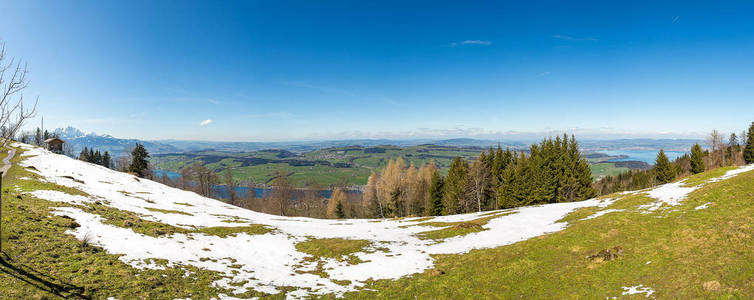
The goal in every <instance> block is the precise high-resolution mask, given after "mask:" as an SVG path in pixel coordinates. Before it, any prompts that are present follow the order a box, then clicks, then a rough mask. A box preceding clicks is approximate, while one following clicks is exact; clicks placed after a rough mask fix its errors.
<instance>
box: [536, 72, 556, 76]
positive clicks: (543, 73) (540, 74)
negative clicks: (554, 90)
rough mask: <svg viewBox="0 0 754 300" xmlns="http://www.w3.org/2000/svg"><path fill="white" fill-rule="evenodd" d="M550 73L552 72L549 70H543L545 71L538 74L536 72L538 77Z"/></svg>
mask: <svg viewBox="0 0 754 300" xmlns="http://www.w3.org/2000/svg"><path fill="white" fill-rule="evenodd" d="M550 74H552V72H550V71H545V72H542V73H539V74H538V75H537V76H539V77H542V76H548V75H550Z"/></svg>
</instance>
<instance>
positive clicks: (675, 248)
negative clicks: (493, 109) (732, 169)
mask: <svg viewBox="0 0 754 300" xmlns="http://www.w3.org/2000/svg"><path fill="white" fill-rule="evenodd" d="M651 201H652V200H651V199H650V198H647V197H646V196H645V195H642V194H636V195H629V196H626V197H625V199H622V200H618V201H617V202H615V203H614V204H613V205H611V206H609V207H608V208H612V209H627V211H625V212H614V213H611V214H608V215H605V216H602V217H599V218H595V219H591V220H581V219H582V218H583V217H585V216H588V215H591V213H593V212H594V211H577V212H575V213H574V214H576V215H577V216H576V217H571V218H568V219H569V221H570V222H571V225H570V227H569V228H567V229H566V230H563V231H560V232H557V233H554V234H550V235H546V236H542V237H540V238H534V239H531V240H527V241H523V242H519V243H516V244H513V245H509V246H504V247H499V248H495V249H485V250H474V251H471V252H469V253H468V254H463V255H439V256H436V259H437V261H436V268H435V269H433V270H428V271H426V272H424V273H422V274H417V275H414V276H411V277H406V278H401V279H398V280H380V281H374V282H371V283H370V284H368V285H367V286H366V288H367V289H365V290H362V291H361V292H360V293H351V294H347V295H346V298H355V299H375V298H377V299H407V298H419V299H471V298H474V299H484V298H487V299H512V298H525V299H566V298H579V299H605V297H615V296H618V297H620V296H621V293H622V292H623V289H622V287H629V286H635V285H640V284H642V285H644V286H649V287H651V288H652V289H654V290H655V293H654V294H653V295H652V296H654V297H656V298H659V299H692V298H722V299H728V298H734V299H735V298H748V299H750V298H753V297H754V238H753V236H752V235H754V172H748V173H744V174H741V175H739V176H737V177H734V178H732V179H729V180H726V181H723V182H718V183H710V184H707V185H705V186H704V187H702V188H700V189H699V190H697V191H695V192H693V193H691V194H690V195H689V198H688V199H686V200H685V201H684V202H683V204H682V205H680V206H678V207H674V208H673V209H678V211H675V212H670V213H661V212H657V213H652V214H642V213H639V212H637V211H636V210H635V208H636V206H638V205H641V204H646V203H648V202H651ZM707 202H712V204H713V205H711V206H710V207H709V208H707V209H702V210H695V209H694V208H695V207H697V206H699V205H701V204H704V203H707ZM595 211H596V210H595ZM661 216H664V217H661ZM616 246H621V247H622V248H623V249H624V250H623V255H622V256H621V257H620V258H618V259H617V260H613V261H607V262H600V263H598V262H593V261H590V260H588V259H586V257H587V256H588V255H592V254H595V253H597V252H599V251H600V250H603V249H608V248H613V247H616ZM718 284H719V286H718ZM368 289H374V291H372V290H368ZM625 297H627V298H636V299H643V298H645V295H644V294H639V295H633V296H625Z"/></svg>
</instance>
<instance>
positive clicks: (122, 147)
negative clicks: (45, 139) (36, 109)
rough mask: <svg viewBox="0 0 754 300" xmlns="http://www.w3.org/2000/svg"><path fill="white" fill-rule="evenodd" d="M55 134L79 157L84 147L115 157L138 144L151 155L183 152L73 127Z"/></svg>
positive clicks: (173, 148) (165, 146) (155, 144)
mask: <svg viewBox="0 0 754 300" xmlns="http://www.w3.org/2000/svg"><path fill="white" fill-rule="evenodd" d="M54 132H55V133H56V134H57V135H58V137H60V138H61V139H63V140H64V141H65V142H66V144H68V146H69V147H72V149H71V150H72V151H73V153H74V154H76V155H78V154H79V152H81V149H83V148H84V147H87V148H93V149H95V150H100V151H103V152H104V151H109V152H110V153H112V155H113V156H116V157H117V156H122V155H123V153H125V152H126V151H128V150H129V149H131V147H133V146H134V145H136V143H141V144H143V145H144V146H145V147H146V148H147V150H148V151H149V152H150V153H171V152H183V151H182V150H181V149H178V148H176V147H173V146H171V145H168V144H164V143H160V142H153V141H142V140H137V139H120V138H116V137H113V136H111V135H108V134H96V133H94V132H90V133H84V132H82V131H81V130H78V129H76V128H73V127H67V128H65V129H63V128H58V129H55V130H54Z"/></svg>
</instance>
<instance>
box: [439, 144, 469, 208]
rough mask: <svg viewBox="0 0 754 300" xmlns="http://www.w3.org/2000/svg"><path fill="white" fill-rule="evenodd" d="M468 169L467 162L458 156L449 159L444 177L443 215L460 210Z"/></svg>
mask: <svg viewBox="0 0 754 300" xmlns="http://www.w3.org/2000/svg"><path fill="white" fill-rule="evenodd" d="M468 169H469V166H468V163H467V162H466V161H465V160H463V159H461V158H460V157H458V156H456V157H455V158H453V161H451V163H450V168H449V169H448V176H447V177H446V178H445V191H444V195H443V212H442V213H443V215H452V214H457V213H460V212H461V211H462V206H461V204H462V203H463V202H464V201H463V200H464V186H465V184H466V173H468Z"/></svg>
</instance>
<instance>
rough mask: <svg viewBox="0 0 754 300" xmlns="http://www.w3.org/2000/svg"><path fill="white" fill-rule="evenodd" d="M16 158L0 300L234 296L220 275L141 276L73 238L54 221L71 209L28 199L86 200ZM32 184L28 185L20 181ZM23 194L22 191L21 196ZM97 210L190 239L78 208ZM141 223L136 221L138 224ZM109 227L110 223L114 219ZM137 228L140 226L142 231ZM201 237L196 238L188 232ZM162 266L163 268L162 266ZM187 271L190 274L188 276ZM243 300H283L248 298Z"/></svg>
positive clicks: (8, 180)
mask: <svg viewBox="0 0 754 300" xmlns="http://www.w3.org/2000/svg"><path fill="white" fill-rule="evenodd" d="M22 152H23V151H21V150H20V151H18V153H17V154H16V157H14V158H13V159H12V163H13V164H14V165H13V167H11V168H10V170H9V171H8V174H7V175H6V177H5V178H4V179H3V189H2V212H3V214H2V225H3V226H2V245H3V248H2V252H1V253H0V298H2V299H55V298H74V299H105V298H107V297H116V298H118V299H172V298H185V297H191V298H194V299H208V298H212V297H216V296H217V295H218V294H220V293H225V294H231V293H230V291H227V290H223V289H220V288H216V287H214V286H213V285H212V282H213V281H215V280H218V279H220V278H221V277H220V276H219V274H217V273H216V272H212V271H207V270H203V269H199V268H195V267H192V266H175V267H170V266H165V269H164V270H139V269H136V268H133V267H131V266H130V265H127V264H125V263H123V262H122V261H120V260H119V259H118V258H119V255H114V254H108V253H106V252H104V251H102V250H101V249H100V248H98V247H95V246H92V245H89V244H88V243H86V242H82V241H79V240H77V239H76V238H74V237H73V236H72V235H70V234H67V233H66V231H67V230H69V229H72V228H76V227H78V224H76V222H75V221H73V220H72V219H70V218H67V217H61V216H55V215H53V214H52V210H53V208H54V207H59V206H73V205H66V204H61V203H54V202H50V201H46V200H41V199H37V198H35V197H31V196H30V195H28V194H25V193H24V192H26V191H31V190H34V189H45V190H58V191H62V192H66V193H70V194H77V195H82V196H87V195H86V194H85V193H82V192H80V191H77V190H75V189H71V188H66V187H62V186H59V185H56V184H53V183H48V182H42V181H39V180H38V179H39V178H38V176H37V175H35V174H32V173H31V172H29V171H28V170H26V169H24V168H22V167H20V166H18V165H17V163H18V162H19V161H20V156H19V155H20V154H21V153H22ZM22 177H24V178H29V179H31V180H29V179H21V178H22ZM16 186H18V190H16ZM77 207H78V208H81V209H84V210H88V211H90V212H91V211H92V210H96V212H97V213H98V214H99V213H101V214H103V216H105V217H109V218H112V219H113V220H114V221H112V222H114V223H119V224H120V225H123V227H128V226H125V225H127V224H126V222H128V221H129V220H132V221H134V222H135V223H134V224H131V228H132V229H135V231H137V232H139V231H144V232H145V233H152V234H153V235H159V234H155V232H157V233H160V234H168V233H170V232H171V231H172V232H176V231H177V232H182V231H188V230H186V229H181V228H175V227H172V226H169V225H166V224H161V223H157V222H150V221H145V220H141V219H140V218H138V216H136V215H135V214H133V213H128V212H123V211H118V210H115V209H111V208H107V207H105V206H103V205H98V204H92V205H90V206H77ZM137 220H138V221H137ZM108 221H110V219H108ZM136 222H138V224H136ZM265 230H267V229H266V228H264V227H262V228H260V227H257V226H251V227H248V228H245V227H244V228H236V227H231V228H228V229H216V228H205V229H200V230H199V231H202V232H205V233H208V234H217V235H223V234H233V233H237V232H247V233H255V234H259V233H263V232H265ZM190 232H196V231H190ZM163 263H164V262H163ZM186 271H189V272H190V275H189V276H186ZM243 296H247V297H252V296H263V297H272V298H282V297H283V295H282V294H279V295H266V294H262V293H257V292H249V293H247V294H245V295H243Z"/></svg>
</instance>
